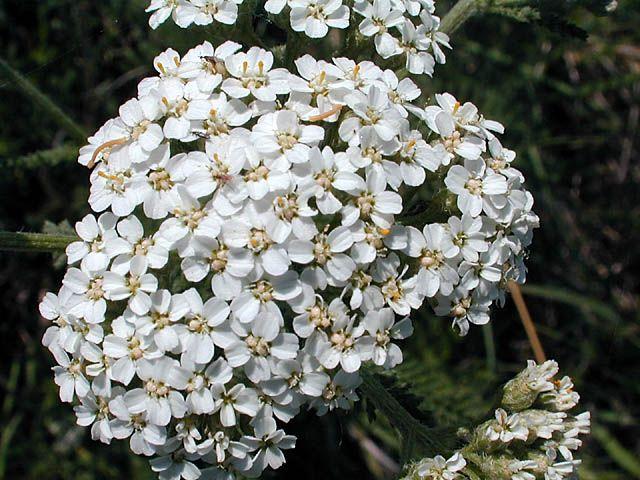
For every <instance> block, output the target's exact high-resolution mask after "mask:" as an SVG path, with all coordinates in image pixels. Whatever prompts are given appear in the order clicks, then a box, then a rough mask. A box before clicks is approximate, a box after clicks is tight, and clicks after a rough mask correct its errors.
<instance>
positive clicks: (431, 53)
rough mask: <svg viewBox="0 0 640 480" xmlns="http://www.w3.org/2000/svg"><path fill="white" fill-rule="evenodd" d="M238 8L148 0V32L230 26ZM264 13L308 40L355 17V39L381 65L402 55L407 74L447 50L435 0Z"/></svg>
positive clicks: (292, 2)
mask: <svg viewBox="0 0 640 480" xmlns="http://www.w3.org/2000/svg"><path fill="white" fill-rule="evenodd" d="M242 3H243V0H151V3H150V4H149V6H148V8H147V12H152V14H151V17H150V19H149V24H150V25H151V27H152V28H158V26H160V24H162V23H163V22H165V21H166V20H167V19H168V18H169V17H171V18H172V19H173V21H174V22H175V23H176V24H177V25H179V26H180V27H182V28H186V27H189V26H190V25H193V24H195V25H209V24H211V23H213V22H214V21H215V22H220V23H222V24H227V25H233V24H235V23H236V21H237V20H238V6H239V5H241V4H242ZM264 9H265V10H266V12H268V13H269V14H272V15H284V14H285V13H288V17H289V24H290V26H291V29H292V30H294V31H295V32H300V33H304V34H305V35H306V36H308V37H310V38H323V37H325V36H326V35H327V33H328V32H329V28H338V29H346V28H347V27H349V25H350V20H351V17H352V13H355V14H356V16H357V17H358V25H357V32H358V35H359V38H360V39H365V38H370V37H373V39H374V44H375V49H376V51H377V53H378V54H379V55H380V56H381V57H382V58H384V59H388V58H391V57H394V56H398V55H403V56H404V57H405V58H406V68H407V70H408V71H409V72H411V73H413V74H427V75H431V74H432V73H433V67H434V65H435V63H436V62H438V63H444V62H445V55H444V52H443V51H442V47H443V46H444V47H447V48H451V47H450V46H449V37H448V36H447V35H446V34H444V33H443V32H439V31H438V28H439V26H440V19H439V18H438V17H437V16H435V15H434V14H433V13H434V11H435V5H434V0H373V2H371V1H369V0H358V1H356V2H355V4H354V5H353V9H351V8H350V7H349V6H347V5H343V3H342V0H268V1H267V2H266V3H265V4H264ZM351 10H353V12H352V11H351ZM285 21H286V20H285Z"/></svg>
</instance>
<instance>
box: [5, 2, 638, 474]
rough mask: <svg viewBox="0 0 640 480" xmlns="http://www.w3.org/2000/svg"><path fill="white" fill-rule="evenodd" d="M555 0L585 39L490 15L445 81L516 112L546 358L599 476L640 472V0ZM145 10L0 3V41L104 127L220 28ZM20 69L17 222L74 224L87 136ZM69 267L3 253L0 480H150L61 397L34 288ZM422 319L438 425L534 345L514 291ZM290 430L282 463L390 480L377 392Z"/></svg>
mask: <svg viewBox="0 0 640 480" xmlns="http://www.w3.org/2000/svg"><path fill="white" fill-rule="evenodd" d="M553 1H554V2H557V3H556V4H557V5H560V4H563V5H564V4H566V6H567V8H566V9H565V12H564V13H567V14H568V17H567V19H568V20H570V21H571V22H572V23H573V24H575V25H577V26H578V27H580V28H581V29H582V30H583V31H584V32H587V33H588V38H587V39H584V38H581V37H582V36H581V35H580V34H579V31H578V30H576V29H575V28H566V25H564V27H565V28H560V27H563V25H562V24H560V23H558V22H556V21H555V20H554V19H552V20H551V21H549V22H542V23H545V24H544V25H543V24H541V22H534V23H523V22H518V21H516V20H515V19H512V18H506V17H504V16H498V15H486V16H482V17H478V18H475V19H473V20H471V21H469V22H468V23H467V24H465V25H464V27H463V28H462V29H461V30H459V31H458V32H456V34H455V35H454V36H453V44H454V47H455V48H454V51H453V52H450V53H449V55H448V61H447V64H446V65H445V66H441V67H438V68H437V70H436V79H435V80H434V81H433V92H439V91H449V92H451V93H453V94H455V95H456V96H457V97H458V99H460V100H463V101H465V100H470V101H472V102H474V103H475V104H476V105H477V106H478V107H479V108H480V110H481V111H482V112H484V113H485V115H486V116H487V117H488V118H492V119H496V120H499V121H501V122H502V123H503V124H505V125H506V127H507V132H506V134H505V135H504V137H503V140H504V143H505V145H507V146H509V147H510V148H512V149H514V150H516V151H517V152H518V163H517V167H518V168H520V169H521V170H522V171H523V172H524V173H525V175H526V176H527V180H528V183H527V185H528V187H529V189H530V190H532V191H533V193H534V196H535V198H536V202H537V206H536V212H537V213H538V214H539V215H540V217H541V225H542V226H541V228H540V229H539V230H538V231H536V234H535V238H534V243H533V247H532V249H531V254H530V258H529V260H528V265H529V268H530V272H529V278H528V283H527V286H526V287H525V288H524V293H525V297H526V299H527V302H528V304H529V307H530V309H531V311H532V314H533V317H534V320H535V323H536V324H537V326H538V328H539V331H540V335H541V338H542V342H543V344H544V346H545V349H546V350H547V353H548V355H549V356H550V357H552V358H555V359H557V360H558V361H559V362H560V365H561V368H562V372H563V373H566V374H568V375H570V376H572V377H573V378H574V380H575V383H576V386H577V389H578V391H579V392H580V393H581V394H582V402H583V403H582V407H583V408H585V409H589V410H591V411H592V413H593V418H594V431H593V435H592V436H591V437H590V439H589V440H588V442H587V445H586V447H585V448H584V450H583V451H582V452H581V453H580V454H579V457H580V458H582V459H583V460H584V463H583V467H582V468H581V475H582V478H583V479H585V480H595V479H597V480H623V479H634V478H640V462H639V460H638V458H639V457H640V428H639V425H638V421H639V418H640V366H639V361H640V323H639V319H640V315H639V314H638V300H639V298H638V293H639V285H638V283H639V281H640V264H639V258H640V245H639V241H640V235H638V232H639V227H640V207H639V200H640V189H639V188H638V187H639V184H640V164H639V162H638V153H639V148H640V136H639V135H638V131H639V130H638V122H639V121H640V27H639V26H640V2H639V1H637V0H621V1H620V2H619V5H618V8H617V10H616V11H615V12H613V13H612V14H611V15H609V16H606V17H602V16H598V15H594V14H593V13H592V12H591V11H589V9H588V8H582V7H581V6H580V5H579V4H581V3H582V4H585V5H587V4H589V3H590V2H588V1H584V2H580V1H577V0H574V1H570V0H553ZM542 3H543V4H544V3H545V2H542ZM547 3H548V2H547ZM591 3H593V2H591ZM145 6H146V5H145V2H144V1H141V0H105V1H100V2H97V1H91V0H0V57H1V58H2V59H3V60H5V61H6V62H8V64H9V65H11V66H12V67H13V68H14V69H16V70H18V71H20V72H22V73H23V74H24V75H25V76H26V77H27V78H28V79H29V80H30V81H31V82H33V83H34V84H35V85H37V86H38V88H40V89H41V90H42V91H43V92H45V93H46V94H47V95H49V96H50V97H51V98H52V99H53V100H54V101H55V102H56V103H57V104H58V105H59V106H61V107H62V109H63V110H64V111H65V112H66V113H67V114H68V115H69V116H70V117H71V118H73V119H74V120H75V121H77V123H78V124H79V125H81V126H82V128H84V129H86V130H87V131H88V132H93V131H94V130H96V129H97V128H98V127H99V126H100V125H101V124H102V123H103V122H104V121H105V120H106V119H107V118H110V117H112V116H115V115H116V114H117V108H118V106H119V105H120V104H121V103H123V102H124V101H125V100H127V99H128V98H130V97H131V96H133V95H135V92H136V85H137V82H138V81H139V79H141V78H143V77H144V76H145V75H147V74H149V73H150V68H149V67H150V66H151V63H152V59H153V57H154V56H155V54H156V53H157V52H159V51H160V50H162V49H164V48H166V47H168V46H171V47H174V48H176V49H177V50H179V51H182V52H184V51H186V49H188V48H189V47H191V46H193V45H195V44H197V43H199V42H201V41H202V40H204V39H206V38H207V37H208V36H210V35H211V34H212V33H213V32H212V30H211V29H198V28H193V29H190V30H188V31H179V30H178V29H177V28H176V27H174V26H172V25H170V24H169V23H167V24H165V25H164V26H163V27H161V28H160V29H159V30H158V31H156V32H152V31H150V29H149V28H148V27H147V23H146V22H147V16H146V14H145V13H144V11H143V10H144V7H145ZM447 7H448V3H447V2H446V1H441V2H440V4H439V8H441V9H442V11H443V12H444V11H446V9H447ZM5 73H6V72H2V73H0V230H10V231H20V230H22V231H33V232H37V231H43V230H46V231H55V230H56V229H62V230H64V229H65V228H66V227H65V222H69V223H70V224H73V223H74V222H75V221H77V220H78V219H80V218H81V217H82V216H84V215H85V214H86V213H88V211H89V209H88V205H87V203H86V198H87V193H88V192H87V186H88V176H87V170H86V169H84V168H82V167H80V166H79V165H77V164H76V163H74V160H75V156H74V155H75V153H76V151H77V148H78V146H79V141H78V140H77V139H75V138H74V137H73V136H72V135H69V133H68V132H66V131H65V130H63V129H62V128H61V127H60V124H59V123H58V122H56V121H55V120H51V119H50V117H49V116H47V115H46V114H45V113H44V112H43V111H42V109H41V108H40V107H39V106H38V105H36V104H35V103H34V102H32V101H31V100H30V98H28V97H27V96H25V95H24V94H23V92H22V91H21V90H20V89H18V88H16V83H15V81H14V80H11V79H10V78H9V77H7V76H6V75H5ZM54 263H56V264H57V267H54V266H53V265H54ZM62 274H63V270H62V268H61V265H60V262H55V259H53V258H52V256H51V255H48V254H6V253H0V307H1V312H2V316H1V317H0V479H2V478H11V479H19V478H24V479H36V478H37V479H79V480H85V479H86V480H94V479H95V480H98V479H105V480H106V479H120V478H135V479H147V478H153V475H152V474H151V473H150V471H149V468H148V465H147V462H146V461H145V460H144V459H139V458H135V457H134V456H133V455H130V454H128V453H127V445H126V444H123V443H118V442H114V444H113V445H111V446H104V445H102V444H97V443H94V442H92V441H91V439H90V437H89V432H88V431H86V430H84V429H81V428H79V427H77V426H76V425H75V416H74V414H73V412H72V410H71V408H70V407H69V406H68V405H62V404H61V403H60V402H59V400H58V398H57V389H56V388H55V386H54V383H53V379H52V373H51V371H50V367H51V366H52V359H51V357H50V356H49V354H48V352H47V351H46V350H45V349H44V348H43V347H42V346H41V345H40V338H41V336H42V333H43V331H44V329H45V328H46V324H45V323H44V322H43V320H41V319H40V318H39V315H38V312H37V304H38V301H39V298H40V297H41V296H42V295H43V293H44V292H45V291H46V290H57V288H58V286H59V283H60V280H61V277H62ZM415 324H416V334H415V335H414V337H412V338H411V339H410V340H409V341H408V342H406V343H405V346H404V347H403V348H404V350H405V352H406V356H407V360H406V362H405V364H404V365H403V366H402V367H401V368H400V369H399V371H398V373H397V376H398V381H399V382H400V383H402V382H404V384H405V388H404V392H403V394H405V395H406V394H407V393H411V394H412V395H414V396H415V398H418V399H419V400H420V404H419V409H420V411H421V412H420V414H421V416H422V418H428V419H429V421H430V422H431V423H432V424H433V425H436V426H448V425H460V424H463V423H464V422H465V421H468V420H471V419H475V418H477V417H478V416H479V415H483V414H485V413H486V412H487V411H488V410H489V408H490V407H491V404H492V402H493V400H494V397H495V395H496V392H497V391H498V388H499V386H500V384H501V383H503V382H504V381H505V380H506V379H508V378H509V375H511V374H513V373H515V372H516V371H518V370H519V369H521V367H522V366H523V365H524V362H525V360H526V359H527V358H530V357H531V352H530V350H529V346H528V342H527V339H526V336H525V334H524V331H523V329H522V326H521V324H520V322H519V320H518V316H517V314H516V312H515V308H514V307H513V305H512V303H511V302H510V301H508V302H507V305H506V307H505V308H504V309H502V310H496V311H495V312H494V315H493V322H492V324H491V325H490V326H488V327H484V328H480V327H476V328H472V329H471V333H470V334H469V336H468V337H466V338H464V339H460V338H458V337H457V336H456V335H455V334H454V333H452V332H451V329H450V326H449V323H448V321H447V320H446V319H435V318H431V317H430V316H429V315H428V314H427V313H424V314H423V315H422V317H421V318H416V321H415ZM415 398H414V399H413V400H412V401H413V403H415ZM409 401H411V400H409ZM290 429H291V430H292V432H293V433H296V434H297V435H298V436H299V442H298V448H296V450H295V451H293V452H291V453H289V454H288V456H287V460H288V464H287V466H286V467H285V468H283V469H282V470H280V471H279V472H278V473H277V474H276V475H272V476H273V477H277V478H307V479H309V480H313V479H320V478H322V479H343V478H348V479H365V478H366V479H371V478H389V472H388V468H387V467H386V466H389V465H391V466H393V465H392V464H393V462H394V461H397V458H398V441H397V439H396V437H395V436H394V432H393V431H392V430H391V428H390V427H389V425H388V423H387V422H386V421H385V419H384V418H381V417H380V416H378V417H377V419H375V420H371V416H370V415H368V414H367V409H366V405H363V404H360V405H359V406H358V407H357V408H356V410H355V411H354V412H352V413H351V414H350V415H330V416H327V417H324V418H322V419H318V418H316V417H315V416H313V415H306V416H302V417H300V419H298V420H296V422H295V423H294V425H292V426H291V428H290Z"/></svg>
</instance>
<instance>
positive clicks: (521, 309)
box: [507, 281, 547, 364]
mask: <svg viewBox="0 0 640 480" xmlns="http://www.w3.org/2000/svg"><path fill="white" fill-rule="evenodd" d="M507 286H508V288H509V291H510V292H511V296H512V297H513V301H514V303H515V304H516V308H517V309H518V314H519V315H520V320H522V324H523V325H524V329H525V331H526V332H527V337H529V343H530V344H531V348H532V349H533V354H534V356H535V357H536V362H538V363H539V364H541V363H544V362H545V361H546V360H547V356H546V355H545V353H544V349H543V348H542V342H540V337H538V331H537V330H536V326H535V324H534V323H533V320H532V318H531V314H530V313H529V309H528V308H527V304H526V303H525V301H524V297H523V296H522V290H520V285H518V284H517V283H516V282H514V281H509V282H508V283H507Z"/></svg>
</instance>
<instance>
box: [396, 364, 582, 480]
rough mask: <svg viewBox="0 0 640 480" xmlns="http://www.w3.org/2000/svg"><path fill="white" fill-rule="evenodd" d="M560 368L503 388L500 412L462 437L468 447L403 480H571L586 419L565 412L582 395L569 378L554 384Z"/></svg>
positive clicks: (416, 468) (538, 369)
mask: <svg viewBox="0 0 640 480" xmlns="http://www.w3.org/2000/svg"><path fill="white" fill-rule="evenodd" d="M557 372H558V365H557V363H556V362H554V361H547V362H545V363H544V364H542V365H537V364H536V363H535V362H532V361H530V362H529V365H528V366H527V368H526V369H525V370H524V371H523V372H521V373H520V374H518V376H517V377H516V378H514V379H513V380H511V381H510V382H509V383H507V385H506V386H505V387H504V397H503V401H502V406H501V408H498V409H497V410H496V411H495V418H494V419H492V420H488V421H487V422H484V423H483V424H481V425H479V426H477V427H476V428H474V429H473V430H472V431H471V432H468V433H464V434H463V435H462V436H463V437H464V438H465V440H466V441H467V444H466V445H465V446H464V447H463V448H461V449H460V450H459V451H457V452H456V453H455V454H454V455H453V456H452V457H451V458H449V459H448V460H445V458H444V457H442V456H437V457H435V458H426V459H423V460H421V461H420V462H418V463H416V464H415V465H413V466H411V468H410V470H409V473H408V475H407V476H406V477H405V478H406V479H407V480H423V479H425V480H426V479H428V480H454V479H460V480H464V479H475V478H482V479H485V478H486V479H491V480H536V479H544V480H561V479H564V478H572V477H573V475H575V473H576V472H575V471H576V467H577V466H578V465H579V464H580V460H578V459H576V458H574V451H575V450H577V449H578V448H580V446H581V445H582V440H580V438H579V436H580V435H585V434H588V433H589V430H590V423H591V422H590V414H589V412H584V413H581V414H578V415H572V414H570V413H569V411H570V410H572V409H573V408H574V407H576V406H577V404H578V401H579V399H580V396H579V395H578V393H577V392H575V391H573V383H572V381H571V379H570V378H569V377H563V378H561V379H559V380H556V379H555V378H554V377H555V375H556V374H557Z"/></svg>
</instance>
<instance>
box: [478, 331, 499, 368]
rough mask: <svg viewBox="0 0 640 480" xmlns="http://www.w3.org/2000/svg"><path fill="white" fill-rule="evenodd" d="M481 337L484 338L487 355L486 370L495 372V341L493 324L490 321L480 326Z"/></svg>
mask: <svg viewBox="0 0 640 480" xmlns="http://www.w3.org/2000/svg"><path fill="white" fill-rule="evenodd" d="M482 337H483V339H484V349H485V354H486V356H487V370H489V371H490V372H491V373H494V374H495V373H496V364H497V361H496V341H495V338H494V336H493V325H492V324H491V322H489V323H487V324H486V325H484V326H483V327H482Z"/></svg>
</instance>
